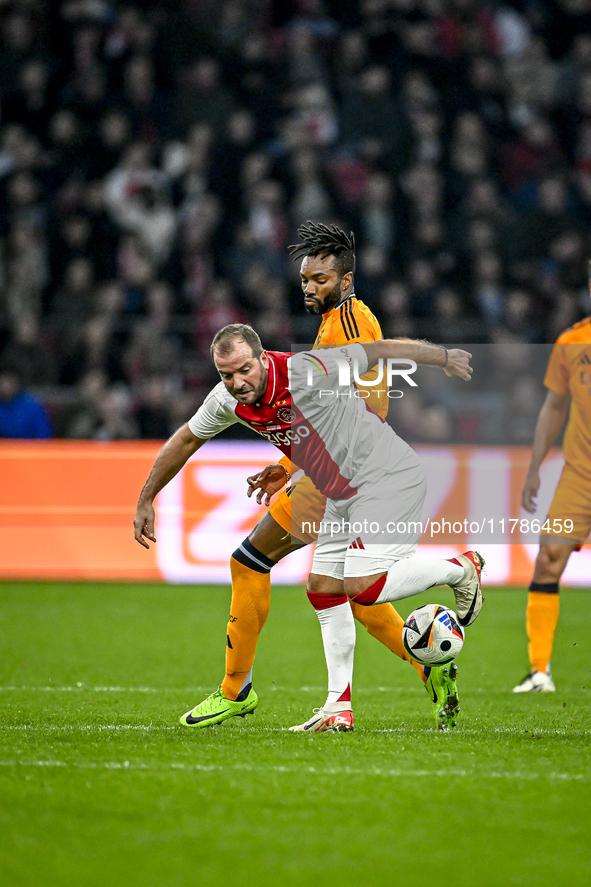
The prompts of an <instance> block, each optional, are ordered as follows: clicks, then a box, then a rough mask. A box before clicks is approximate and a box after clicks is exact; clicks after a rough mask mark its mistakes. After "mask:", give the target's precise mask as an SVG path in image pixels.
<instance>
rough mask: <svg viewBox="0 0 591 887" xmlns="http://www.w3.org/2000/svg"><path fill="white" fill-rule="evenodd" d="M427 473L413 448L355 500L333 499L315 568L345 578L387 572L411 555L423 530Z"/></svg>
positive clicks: (315, 552) (328, 503)
mask: <svg viewBox="0 0 591 887" xmlns="http://www.w3.org/2000/svg"><path fill="white" fill-rule="evenodd" d="M426 492H427V478H426V476H425V472H424V469H423V466H422V464H421V462H420V461H419V458H418V456H417V455H416V453H415V452H414V450H409V452H408V454H407V455H406V456H405V457H404V458H403V459H401V460H400V462H399V463H398V464H397V465H396V468H395V470H394V471H392V472H391V473H389V474H386V475H383V476H382V477H381V478H380V479H379V481H376V482H374V483H372V484H362V485H361V486H360V487H359V489H358V492H357V494H356V495H355V496H353V497H352V498H351V499H346V500H340V501H335V500H334V499H328V500H327V503H326V511H325V513H324V518H323V520H322V525H321V530H320V533H319V535H318V542H317V543H316V549H315V551H314V560H313V562H312V573H317V574H318V575H320V576H332V577H333V578H334V579H344V578H345V577H346V576H351V577H353V576H372V575H374V574H375V573H384V572H387V571H388V570H389V569H390V567H391V566H392V564H393V563H394V561H397V560H400V559H401V558H406V557H411V556H412V555H413V554H414V553H415V551H416V548H417V545H418V542H419V537H420V535H421V529H422V527H421V516H422V511H423V503H424V501H425V495H426Z"/></svg>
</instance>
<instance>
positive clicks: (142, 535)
mask: <svg viewBox="0 0 591 887" xmlns="http://www.w3.org/2000/svg"><path fill="white" fill-rule="evenodd" d="M204 443H207V441H206V440H203V438H201V437H195V435H194V434H193V432H192V431H191V429H190V428H189V426H188V425H187V424H186V423H185V424H184V425H182V426H181V427H180V428H179V429H178V431H175V433H174V434H173V435H172V437H171V438H169V439H168V440H167V441H166V443H165V444H164V446H163V447H162V449H161V450H160V453H159V454H158V458H157V459H156V461H155V462H154V466H153V468H152V471H151V472H150V476H149V477H148V480H147V481H146V483H145V484H144V488H143V490H142V492H141V493H140V498H139V502H138V506H137V512H136V515H135V520H134V522H133V529H134V536H135V540H136V542H139V543H140V545H143V546H144V548H149V547H150V546H149V545H148V542H147V541H146V540H150V542H155V541H156V537H155V536H154V517H155V515H154V505H153V502H154V499H155V498H156V495H157V494H158V493H159V492H160V490H161V489H162V488H163V487H165V486H166V484H167V483H168V482H169V481H171V480H172V478H173V477H174V476H175V475H176V474H178V472H179V471H180V470H181V468H182V467H183V465H184V464H185V463H186V462H187V461H188V460H189V459H190V457H191V456H192V455H193V453H196V452H197V450H198V449H199V448H200V447H202V446H203V444H204Z"/></svg>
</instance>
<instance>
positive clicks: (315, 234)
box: [287, 220, 355, 277]
mask: <svg viewBox="0 0 591 887" xmlns="http://www.w3.org/2000/svg"><path fill="white" fill-rule="evenodd" d="M298 237H299V238H300V240H301V243H292V244H291V245H290V246H288V247H287V249H288V250H289V254H290V255H291V257H292V259H294V260H295V259H299V258H302V257H303V256H320V258H322V259H324V258H326V256H334V257H335V269H336V270H337V272H338V274H339V276H340V277H342V276H343V274H348V273H349V271H351V272H354V271H355V236H354V234H353V232H352V231H350V232H349V234H345V232H344V231H341V229H340V228H337V226H336V225H330V226H329V225H323V224H322V223H320V222H319V223H318V224H316V223H315V222H310V221H309V220H308V221H307V222H306V224H305V225H300V227H299V228H298Z"/></svg>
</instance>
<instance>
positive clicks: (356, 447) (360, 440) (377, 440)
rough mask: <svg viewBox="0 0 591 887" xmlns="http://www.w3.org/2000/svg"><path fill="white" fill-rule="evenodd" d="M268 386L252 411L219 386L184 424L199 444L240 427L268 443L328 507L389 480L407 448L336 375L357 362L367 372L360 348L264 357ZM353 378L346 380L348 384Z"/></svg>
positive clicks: (250, 406)
mask: <svg viewBox="0 0 591 887" xmlns="http://www.w3.org/2000/svg"><path fill="white" fill-rule="evenodd" d="M267 353H268V355H269V381H268V384H267V389H266V391H265V393H264V394H263V396H262V397H261V398H260V400H259V401H257V403H255V404H250V405H249V404H241V403H239V402H238V401H237V400H235V398H233V397H232V395H231V394H230V393H229V392H228V391H227V389H226V387H225V386H224V384H223V382H220V384H219V385H216V387H215V388H214V389H213V390H212V391H211V392H210V393H209V395H208V396H207V397H206V399H205V401H204V402H203V404H202V405H201V407H200V408H199V410H198V411H197V413H195V415H194V416H193V417H192V418H191V419H190V420H189V428H190V429H191V431H192V432H193V434H195V435H196V436H197V437H200V438H203V439H208V438H210V437H213V436H214V435H216V434H218V433H219V432H220V431H223V430H224V429H225V428H228V427H229V426H230V425H232V424H233V423H235V422H241V423H242V424H244V425H247V426H248V427H250V428H252V429H253V430H254V431H256V432H257V433H258V434H261V435H262V436H263V437H265V438H267V440H269V441H271V443H272V444H274V445H275V446H276V447H277V448H278V449H280V450H281V452H282V453H284V454H285V455H286V456H288V457H289V458H290V459H291V460H292V461H293V462H294V463H295V464H296V465H298V466H299V467H300V468H302V469H303V470H304V472H305V474H307V475H308V477H309V478H310V479H311V480H312V482H313V484H314V486H315V487H316V489H317V490H319V491H320V492H321V493H323V494H324V495H325V496H327V497H328V498H329V499H335V500H342V499H349V498H351V497H352V496H354V495H355V494H356V493H357V489H358V488H359V486H360V485H361V484H365V483H375V482H376V481H379V478H380V477H381V476H383V475H385V474H388V473H389V472H390V471H391V470H392V468H393V467H394V466H395V465H396V464H397V463H398V461H399V460H400V459H401V458H402V457H403V456H404V455H406V453H408V451H409V450H410V447H409V446H408V444H407V443H406V442H405V441H403V440H402V439H401V438H399V437H398V436H397V435H396V434H395V433H394V431H393V430H392V429H391V428H390V426H389V425H387V424H386V423H385V422H384V420H383V419H382V418H380V417H379V416H377V415H376V414H375V413H374V412H373V411H372V410H370V409H369V408H368V407H367V406H366V405H365V401H364V399H363V398H362V397H360V396H359V395H360V392H359V391H358V390H357V389H356V388H355V387H354V386H353V385H351V384H340V381H339V370H341V373H342V368H343V365H344V364H349V366H351V365H352V362H353V361H355V362H356V365H357V370H358V375H359V376H361V375H363V374H364V373H365V372H367V356H366V354H365V350H364V348H363V347H362V346H361V345H358V344H353V345H344V346H342V347H340V348H330V349H324V350H322V351H310V352H302V353H301V354H287V353H282V352H273V351H270V352H267ZM351 378H352V377H351Z"/></svg>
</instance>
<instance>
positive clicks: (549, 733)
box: [0, 723, 591, 739]
mask: <svg viewBox="0 0 591 887" xmlns="http://www.w3.org/2000/svg"><path fill="white" fill-rule="evenodd" d="M252 729H253V730H254V731H255V732H256V733H261V732H264V733H285V732H286V731H287V730H288V728H287V727H272V726H270V725H261V726H257V727H254V728H252ZM133 730H137V731H143V732H150V731H152V732H154V733H159V732H161V731H170V730H174V731H178V732H182V733H185V732H186V728H181V727H180V726H178V725H176V724H152V723H150V724H2V725H0V736H1V735H2V734H3V733H4V732H7V733H35V732H40V733H43V734H49V733H87V734H88V733H106V732H109V731H111V732H117V731H121V732H125V731H133ZM484 730H485V731H486V733H487V734H491V733H495V734H497V735H505V736H520V735H522V734H524V733H526V734H529V733H534V734H535V735H536V736H545V737H548V738H550V739H551V738H553V737H557V736H569V737H573V738H575V737H583V736H591V728H589V729H582V730H579V729H577V728H572V729H571V728H567V727H556V728H548V727H538V728H536V727H532V728H531V729H528V730H525V729H523V728H521V727H490V726H488V725H487V726H486V727H484V726H483V727H480V728H478V727H461V728H459V729H458V730H457V731H456V735H466V734H472V735H474V736H480V735H481V734H482V733H483V731H484ZM364 732H366V733H371V734H378V733H380V734H382V733H397V734H399V735H401V736H408V735H409V734H412V735H413V736H415V735H418V734H425V735H430V734H432V733H433V732H434V728H432V727H424V728H423V727H384V728H381V729H372V728H368V727H366V728H365V729H364Z"/></svg>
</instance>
